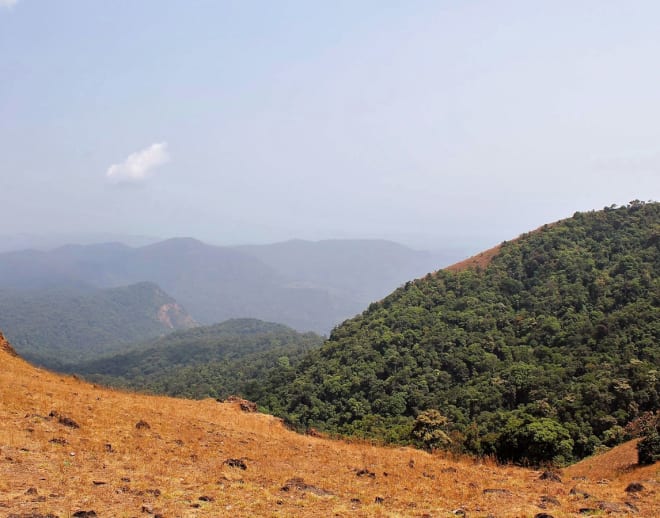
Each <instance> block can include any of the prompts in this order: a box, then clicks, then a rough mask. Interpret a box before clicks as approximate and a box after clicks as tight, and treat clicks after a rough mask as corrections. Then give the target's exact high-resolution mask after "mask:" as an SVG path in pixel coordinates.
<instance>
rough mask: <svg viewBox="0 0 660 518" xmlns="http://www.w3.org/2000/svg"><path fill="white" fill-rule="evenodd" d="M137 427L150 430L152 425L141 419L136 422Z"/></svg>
mask: <svg viewBox="0 0 660 518" xmlns="http://www.w3.org/2000/svg"><path fill="white" fill-rule="evenodd" d="M135 428H137V429H138V430H149V429H150V428H151V426H150V425H149V423H147V422H146V421H143V420H142V419H140V420H139V421H138V422H137V423H135Z"/></svg>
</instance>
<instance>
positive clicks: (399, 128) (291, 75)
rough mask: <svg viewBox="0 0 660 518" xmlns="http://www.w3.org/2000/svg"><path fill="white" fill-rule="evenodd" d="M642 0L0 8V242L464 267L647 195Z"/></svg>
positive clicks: (650, 162) (657, 100) (17, 3)
mask: <svg viewBox="0 0 660 518" xmlns="http://www.w3.org/2000/svg"><path fill="white" fill-rule="evenodd" d="M658 20H660V3H658V2H656V1H644V0H638V1H635V2H621V1H608V0H598V1H586V0H585V1H572V0H571V1H562V0H553V1H538V2H528V1H519V2H514V1H469V0H464V1H443V0H434V1H416V0H409V1H406V2H400V1H388V0H373V1H372V0H349V1H344V0H333V1H332V2H327V1H311V0H306V1H287V0H278V1H277V2H275V1H265V0H264V1H253V0H240V1H222V0H186V1H184V0H181V1H172V0H157V1H156V0H140V1H135V0H113V1H112V2H107V1H104V0H57V1H53V0H48V1H46V0H0V203H2V208H3V213H4V216H3V217H2V218H0V235H10V234H17V233H35V234H75V233H94V232H98V233H111V234H130V235H146V236H157V237H163V238H166V237H172V236H192V237H197V238H199V239H203V240H205V241H208V242H212V243H216V244H241V243H264V242H274V241H281V240H286V239H292V238H303V239H313V240H316V239H327V238H386V239H392V240H395V241H399V242H402V243H405V244H408V245H410V246H414V247H416V248H423V249H438V248H443V247H466V249H469V248H472V249H473V250H474V251H478V250H479V249H481V248H483V247H485V246H487V245H493V244H496V243H498V242H501V241H502V240H506V239H510V238H513V237H515V236H517V235H519V234H520V233H522V232H525V231H528V230H531V229H533V228H536V227H538V226H540V225H542V224H544V223H548V222H551V221H555V220H557V219H561V218H564V217H568V216H571V215H572V214H573V213H574V212H576V211H587V210H593V209H601V208H603V207H604V206H610V205H612V204H618V205H621V204H625V203H627V202H629V201H631V200H634V199H640V200H659V199H660V140H659V138H660V93H659V92H660V67H659V66H658V57H659V56H660V32H659V31H658Z"/></svg>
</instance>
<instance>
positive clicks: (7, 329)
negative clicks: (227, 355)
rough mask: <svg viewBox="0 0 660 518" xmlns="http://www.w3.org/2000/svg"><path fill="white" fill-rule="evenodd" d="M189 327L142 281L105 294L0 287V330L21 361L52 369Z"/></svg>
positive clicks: (183, 316)
mask: <svg viewBox="0 0 660 518" xmlns="http://www.w3.org/2000/svg"><path fill="white" fill-rule="evenodd" d="M164 306H166V308H167V311H165V310H164ZM159 312H160V317H161V318H159ZM164 317H167V319H165V318H164ZM192 325H194V321H192V319H191V318H190V317H189V316H188V315H187V314H186V313H185V312H184V311H183V310H182V309H181V308H179V307H178V306H177V305H176V301H175V300H174V299H173V298H172V297H170V296H169V295H168V294H167V293H165V292H164V291H163V290H161V289H160V288H159V287H158V286H156V285H155V284H152V283H148V282H143V283H139V284H134V285H131V286H126V287H121V288H112V289H105V290H101V289H93V288H89V287H84V286H78V287H75V288H74V287H58V288H56V287H52V288H48V289H39V290H27V291H22V290H15V289H0V329H2V330H3V331H4V333H5V334H6V335H7V338H8V339H9V340H10V341H11V342H12V344H14V346H15V347H16V350H17V351H18V352H19V353H20V354H21V355H22V356H24V357H25V358H26V359H29V360H32V361H34V362H36V363H40V364H43V365H46V366H49V367H53V368H58V367H59V366H60V365H61V363H62V362H73V361H80V360H81V359H85V358H91V357H94V356H99V355H100V354H103V353H105V354H107V353H109V352H111V351H113V350H115V351H116V350H119V349H121V348H123V347H126V346H127V345H128V344H131V343H134V342H136V341H138V340H146V339H148V338H153V337H157V336H161V335H163V334H165V333H169V332H171V331H172V328H174V329H178V328H185V327H190V326H192Z"/></svg>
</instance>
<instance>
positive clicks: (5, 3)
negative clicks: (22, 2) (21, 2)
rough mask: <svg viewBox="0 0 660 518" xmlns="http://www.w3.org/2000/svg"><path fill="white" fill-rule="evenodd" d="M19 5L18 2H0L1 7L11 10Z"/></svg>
mask: <svg viewBox="0 0 660 518" xmlns="http://www.w3.org/2000/svg"><path fill="white" fill-rule="evenodd" d="M17 3H18V0H0V6H1V7H6V8H8V9H11V8H12V7H14V6H15V5H16V4H17Z"/></svg>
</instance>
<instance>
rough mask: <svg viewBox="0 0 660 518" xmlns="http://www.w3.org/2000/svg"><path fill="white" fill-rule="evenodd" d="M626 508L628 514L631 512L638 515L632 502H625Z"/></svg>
mask: <svg viewBox="0 0 660 518" xmlns="http://www.w3.org/2000/svg"><path fill="white" fill-rule="evenodd" d="M626 507H627V508H628V510H630V512H633V513H638V512H639V509H638V508H637V506H636V505H635V504H633V503H632V502H626Z"/></svg>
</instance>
